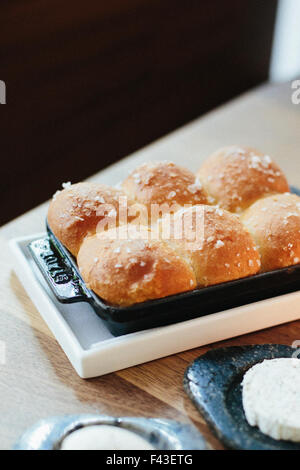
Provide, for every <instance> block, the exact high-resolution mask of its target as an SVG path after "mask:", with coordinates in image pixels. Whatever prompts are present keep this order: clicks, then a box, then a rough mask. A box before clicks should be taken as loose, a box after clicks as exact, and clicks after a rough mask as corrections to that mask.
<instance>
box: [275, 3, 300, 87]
mask: <svg viewBox="0 0 300 470" xmlns="http://www.w3.org/2000/svg"><path fill="white" fill-rule="evenodd" d="M293 78H300V0H279V7H278V12H277V20H276V27H275V36H274V45H273V53H272V60H271V68H270V80H271V81H273V82H279V81H288V80H291V79H293Z"/></svg>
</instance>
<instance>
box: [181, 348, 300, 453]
mask: <svg viewBox="0 0 300 470" xmlns="http://www.w3.org/2000/svg"><path fill="white" fill-rule="evenodd" d="M294 352H295V349H293V348H291V347H289V346H284V345H281V344H262V345H257V346H235V347H228V348H220V349H214V350H212V351H209V352H207V353H206V354H204V355H203V356H201V357H199V358H198V359H196V360H195V361H194V362H193V363H192V364H191V365H190V366H189V367H188V368H187V369H186V371H185V375H184V388H185V391H186V392H187V394H188V395H189V397H190V398H191V400H192V401H193V403H194V404H195V405H196V407H197V408H198V410H199V411H200V413H201V414H202V415H203V416H204V418H205V419H206V421H207V423H208V424H209V425H210V427H211V428H212V430H213V432H214V433H215V435H216V436H217V438H218V439H219V440H220V441H221V442H222V443H223V444H224V445H225V446H226V447H228V448H231V449H240V450H300V443H294V442H290V441H277V440H275V439H272V438H271V437H268V436H266V435H265V434H262V433H261V432H260V431H259V430H258V428H257V427H252V426H250V425H249V424H248V422H247V420H246V417H245V414H244V410H243V405H242V387H241V382H242V379H243V376H244V374H245V372H246V371H247V370H248V369H249V368H250V367H252V366H253V365H255V364H257V363H258V362H262V361H263V360H264V359H275V358H280V357H291V356H292V354H293V353H294Z"/></svg>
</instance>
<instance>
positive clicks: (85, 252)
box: [77, 227, 196, 306]
mask: <svg viewBox="0 0 300 470" xmlns="http://www.w3.org/2000/svg"><path fill="white" fill-rule="evenodd" d="M124 230H125V231H126V227H121V228H119V229H117V231H116V232H117V233H112V234H110V230H109V231H107V232H105V233H102V234H97V235H94V236H92V237H88V238H86V239H85V240H84V241H83V243H82V245H81V247H80V250H79V253H78V258H77V261H78V266H79V270H80V272H81V275H82V278H83V280H84V281H85V283H86V285H87V286H88V287H89V288H90V289H92V290H93V291H94V292H95V293H96V294H98V295H99V296H100V297H101V298H102V299H104V300H105V301H106V302H108V303H109V304H112V305H120V306H129V305H132V304H135V303H139V302H144V301H146V300H150V299H157V298H161V297H166V296H169V295H173V294H177V293H179V292H184V291H188V290H191V289H194V288H195V287H196V279H195V275H194V272H193V270H192V268H191V266H190V265H189V264H188V262H187V261H186V260H185V259H184V258H183V257H181V256H179V255H178V254H177V252H176V251H175V250H174V248H172V247H171V246H169V245H168V244H167V243H165V242H163V241H161V240H157V239H153V240H152V239H151V235H150V230H149V231H148V230H147V229H144V230H145V231H144V236H141V237H140V239H137V238H127V239H124V233H125V232H124ZM113 232H115V231H113ZM120 232H123V233H120ZM116 235H117V239H115V236H116ZM153 238H156V237H153Z"/></svg>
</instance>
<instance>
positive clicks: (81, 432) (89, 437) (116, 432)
mask: <svg viewBox="0 0 300 470" xmlns="http://www.w3.org/2000/svg"><path fill="white" fill-rule="evenodd" d="M61 450H154V447H152V446H151V444H150V443H149V442H147V441H146V440H145V439H143V438H142V437H141V436H139V435H138V434H136V433H134V432H131V431H128V430H127V429H124V428H120V427H118V426H110V425H105V424H101V425H92V426H85V427H83V428H80V429H77V430H76V431H74V432H72V433H70V434H69V435H68V436H66V437H65V439H64V440H63V442H62V444H61Z"/></svg>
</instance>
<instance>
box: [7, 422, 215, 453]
mask: <svg viewBox="0 0 300 470" xmlns="http://www.w3.org/2000/svg"><path fill="white" fill-rule="evenodd" d="M101 424H106V425H110V426H117V427H121V428H123V429H127V430H128V431H131V432H133V433H135V434H138V435H139V436H141V437H143V438H144V439H145V440H146V441H147V442H149V443H150V444H151V445H152V446H153V447H154V448H155V449H158V450H209V446H208V445H207V443H206V441H205V440H204V438H203V437H202V435H201V434H200V433H199V431H198V430H197V429H196V428H195V427H194V426H192V425H190V424H183V423H178V422H176V421H170V420H166V419H146V418H114V417H111V416H101V415H87V414H84V415H69V416H56V417H52V418H48V419H44V420H42V421H40V422H38V423H37V424H36V425H35V426H33V427H32V428H30V429H28V431H26V432H25V433H24V434H23V436H21V437H20V439H19V440H18V442H17V443H16V444H15V446H14V450H59V449H60V447H61V443H62V441H63V440H64V438H65V437H66V436H67V435H69V434H71V433H72V432H74V431H76V430H78V429H80V428H83V427H86V426H95V425H101Z"/></svg>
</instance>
